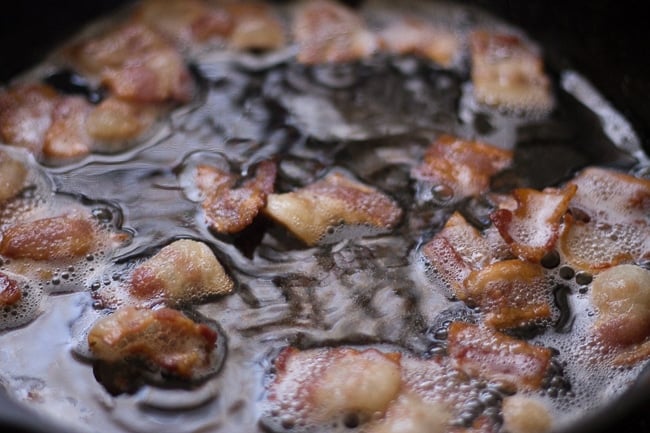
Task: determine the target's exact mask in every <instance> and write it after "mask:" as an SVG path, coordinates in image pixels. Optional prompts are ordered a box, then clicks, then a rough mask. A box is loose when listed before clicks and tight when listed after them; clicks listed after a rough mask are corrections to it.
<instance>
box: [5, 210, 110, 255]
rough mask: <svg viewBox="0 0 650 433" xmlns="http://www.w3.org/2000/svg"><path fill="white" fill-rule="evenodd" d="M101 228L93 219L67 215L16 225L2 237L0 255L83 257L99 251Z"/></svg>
mask: <svg viewBox="0 0 650 433" xmlns="http://www.w3.org/2000/svg"><path fill="white" fill-rule="evenodd" d="M98 241H99V234H98V227H97V226H96V225H95V224H94V223H93V222H92V221H90V219H89V218H87V217H84V216H78V215H64V216H58V217H52V218H45V219H40V220H36V221H31V222H25V223H20V224H16V225H13V226H11V227H9V228H8V229H6V230H5V231H4V232H3V233H2V241H1V242H0V254H2V255H3V256H5V257H10V258H14V259H32V260H39V261H42V260H61V259H72V258H77V257H82V256H84V255H86V254H88V253H89V252H91V251H92V250H93V249H95V248H96V247H97V243H98Z"/></svg>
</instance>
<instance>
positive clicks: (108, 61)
mask: <svg viewBox="0 0 650 433" xmlns="http://www.w3.org/2000/svg"><path fill="white" fill-rule="evenodd" d="M71 56H72V59H73V62H74V63H75V64H76V65H78V66H79V67H80V68H81V69H82V70H83V71H85V72H86V73H88V74H91V75H94V76H96V77H98V78H99V80H100V81H101V82H102V83H103V84H105V85H106V86H108V88H109V89H110V90H111V91H112V92H113V93H114V94H115V95H116V96H118V97H119V98H121V99H125V100H128V101H137V102H165V101H174V102H181V103H183V102H187V101H189V100H190V98H191V97H192V94H193V87H194V86H193V82H192V79H191V77H190V73H189V71H188V70H187V68H186V67H185V63H184V62H183V59H182V57H181V55H180V53H179V52H178V51H176V49H175V48H174V47H173V46H172V45H171V44H170V43H168V42H167V41H166V40H165V39H164V38H163V37H162V36H160V35H159V34H157V33H156V32H155V31H153V30H151V29H150V28H148V27H147V26H145V25H143V24H138V23H137V22H130V23H127V24H126V25H122V26H121V27H118V28H116V29H115V30H112V31H110V32H108V33H106V34H103V35H101V36H97V37H95V38H92V39H89V40H85V41H82V42H80V43H79V44H78V45H76V46H75V47H73V48H72V49H71Z"/></svg>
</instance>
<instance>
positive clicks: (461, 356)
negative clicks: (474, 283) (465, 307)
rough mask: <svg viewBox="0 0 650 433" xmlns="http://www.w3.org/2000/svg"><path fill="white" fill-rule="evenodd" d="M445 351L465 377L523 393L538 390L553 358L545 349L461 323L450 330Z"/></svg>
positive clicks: (454, 323)
mask: <svg viewBox="0 0 650 433" xmlns="http://www.w3.org/2000/svg"><path fill="white" fill-rule="evenodd" d="M447 350H448V352H449V356H450V357H451V359H452V362H453V363H454V364H455V366H456V367H458V368H460V369H461V370H463V371H465V372H466V373H467V374H468V375H470V376H473V377H483V378H486V379H490V380H503V381H505V382H508V383H510V384H511V385H513V386H514V387H516V388H523V389H536V388H539V387H540V385H541V383H542V380H543V379H544V375H545V374H546V371H547V370H548V368H549V366H550V362H551V356H552V353H551V350H550V349H548V348H545V347H540V346H535V345H532V344H530V343H527V342H526V341H523V340H518V339H516V338H512V337H509V336H507V335H505V334H502V333H500V332H496V331H493V330H490V329H489V328H485V327H480V326H478V325H471V324H468V323H462V322H453V323H452V324H451V325H450V326H449V334H448V349H447Z"/></svg>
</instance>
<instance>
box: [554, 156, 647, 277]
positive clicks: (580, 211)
mask: <svg viewBox="0 0 650 433" xmlns="http://www.w3.org/2000/svg"><path fill="white" fill-rule="evenodd" d="M570 185H574V186H575V187H577V193H576V195H575V197H574V199H573V200H572V202H571V210H572V214H573V217H572V218H570V219H569V220H568V223H569V224H568V229H567V230H565V231H564V233H563V235H562V237H561V238H560V242H559V245H560V248H559V249H560V252H561V253H562V255H563V256H564V259H565V260H566V261H567V262H568V263H569V264H570V265H571V266H573V267H575V268H577V269H585V270H589V271H591V272H597V271H600V270H602V269H605V268H608V267H610V266H614V265H617V264H620V263H625V262H631V261H634V260H646V259H650V216H649V215H650V181H648V180H646V179H639V178H636V177H633V176H630V175H627V174H623V173H618V172H616V171H613V170H608V169H603V168H588V169H586V170H583V171H582V172H581V173H580V174H579V175H578V176H576V177H575V178H574V179H573V180H572V181H571V182H570Z"/></svg>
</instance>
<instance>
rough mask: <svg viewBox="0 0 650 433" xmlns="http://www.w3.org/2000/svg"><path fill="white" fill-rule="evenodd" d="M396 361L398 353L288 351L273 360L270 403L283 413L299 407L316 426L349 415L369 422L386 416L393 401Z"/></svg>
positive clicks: (397, 385) (396, 383)
mask: <svg viewBox="0 0 650 433" xmlns="http://www.w3.org/2000/svg"><path fill="white" fill-rule="evenodd" d="M399 361H400V354H398V353H382V352H380V351H378V350H375V349H366V350H363V351H359V350H356V349H351V348H334V349H314V350H306V351H299V350H298V349H295V348H287V349H285V350H284V351H282V353H280V355H279V356H278V358H277V359H276V361H275V369H276V373H277V376H276V379H275V381H274V382H273V383H272V384H271V385H270V389H269V397H268V399H269V402H270V403H271V404H272V405H278V406H279V407H278V409H279V410H280V411H282V412H283V411H290V410H292V409H291V408H290V407H288V406H287V405H289V404H294V403H295V402H298V403H300V404H301V405H302V406H303V408H304V409H303V410H306V411H307V418H308V419H309V420H310V421H312V422H316V423H322V422H328V421H332V420H334V419H335V417H339V416H344V415H345V414H351V413H352V414H358V415H360V416H361V417H365V418H366V419H367V418H369V417H370V416H372V415H373V414H376V413H382V412H384V411H385V410H386V408H387V407H388V405H389V404H390V402H391V401H392V400H393V399H394V398H395V397H396V396H397V394H398V392H399V390H400V384H401V376H400V374H401V373H400V364H399ZM285 406H287V407H285Z"/></svg>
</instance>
